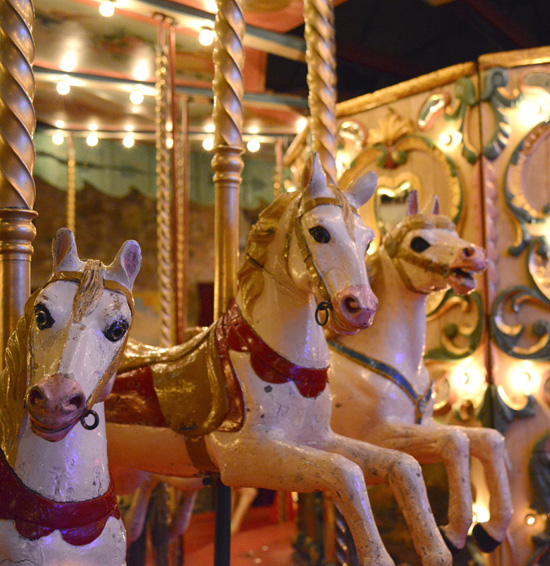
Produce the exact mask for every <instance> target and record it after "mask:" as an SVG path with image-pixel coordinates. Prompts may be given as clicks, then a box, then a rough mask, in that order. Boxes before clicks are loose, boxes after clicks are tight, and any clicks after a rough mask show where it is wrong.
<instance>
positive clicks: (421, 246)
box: [411, 236, 431, 253]
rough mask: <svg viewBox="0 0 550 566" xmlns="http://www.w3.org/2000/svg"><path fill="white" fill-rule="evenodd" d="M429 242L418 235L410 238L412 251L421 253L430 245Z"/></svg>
mask: <svg viewBox="0 0 550 566" xmlns="http://www.w3.org/2000/svg"><path fill="white" fill-rule="evenodd" d="M430 245H431V244H430V242H428V241H426V240H425V239H424V238H421V237H420V236H416V237H415V238H413V239H412V240H411V250H412V251H413V252H418V253H421V252H423V251H424V250H427V249H428V248H429V247H430Z"/></svg>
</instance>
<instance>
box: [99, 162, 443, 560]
mask: <svg viewBox="0 0 550 566" xmlns="http://www.w3.org/2000/svg"><path fill="white" fill-rule="evenodd" d="M303 180H304V182H303V187H304V188H303V189H302V190H301V191H299V192H296V193H292V194H285V195H281V196H279V197H278V198H277V199H276V200H275V201H274V202H273V203H272V205H270V206H269V207H268V208H267V209H266V210H265V211H264V212H263V213H262V214H261V215H260V219H259V221H258V223H257V224H256V225H255V226H254V228H253V229H252V232H251V235H250V237H249V241H248V245H247V249H246V260H245V262H244V264H243V267H242V268H241V269H240V272H239V291H238V293H237V296H236V301H234V302H233V303H232V305H231V306H230V307H229V309H228V311H227V312H226V313H225V314H224V315H223V316H222V318H221V319H220V320H219V321H218V322H216V323H214V325H213V326H212V327H211V328H210V329H208V330H206V331H205V332H203V333H202V334H199V335H198V336H197V338H196V339H195V340H194V341H191V342H190V343H187V344H184V345H181V346H176V347H173V348H168V349H162V348H160V349H159V348H153V347H146V346H143V347H142V348H141V349H140V347H139V346H135V345H134V346H133V347H131V348H129V349H127V352H126V360H125V361H124V362H123V364H122V365H121V368H122V369H123V370H132V368H135V369H133V371H128V372H127V373H126V374H122V375H121V374H119V377H118V378H117V380H116V383H115V388H114V390H113V393H112V394H111V397H110V398H109V401H108V420H109V421H112V422H109V423H108V436H109V443H108V445H109V462H110V464H111V465H112V470H113V473H115V472H116V471H117V469H118V470H119V471H121V472H122V474H124V475H127V468H128V467H132V468H134V469H138V470H148V471H150V472H155V473H162V474H169V475H186V474H197V473H199V472H201V471H204V470H214V471H219V473H220V475H221V479H222V481H223V482H224V484H226V485H228V486H230V487H256V488H267V489H272V490H286V491H298V492H312V491H316V490H322V491H327V492H329V493H330V494H331V495H332V497H333V498H334V500H335V501H337V502H338V504H339V505H340V507H341V509H342V512H343V514H344V516H345V518H346V519H347V521H348V524H349V525H350V528H351V532H352V536H353V538H354V540H355V544H356V546H357V550H358V556H359V560H360V563H361V564H362V565H363V566H367V565H369V566H370V565H374V564H376V565H377V566H389V565H391V564H393V561H392V560H391V558H390V556H389V555H388V553H387V551H386V549H385V548H384V546H383V544H382V541H381V539H380V536H379V533H378V530H377V528H376V525H375V522H374V519H373V516H372V512H371V508H370V504H369V501H368V495H367V487H366V484H367V483H379V482H383V481H387V482H389V483H390V484H391V486H392V489H393V490H394V492H395V494H396V496H397V499H398V501H399V503H400V505H401V508H402V509H403V510H404V513H405V515H406V517H407V519H408V521H409V527H410V529H411V531H412V532H413V537H414V540H415V544H416V547H417V549H418V552H419V553H420V554H421V556H422V560H423V564H424V565H425V566H428V565H436V564H437V565H450V564H451V555H450V552H449V550H448V549H447V547H446V545H445V543H444V541H443V539H442V537H441V536H440V534H439V532H438V531H437V526H436V525H435V520H434V518H433V516H432V514H431V511H430V507H429V502H428V500H427V494H426V489H425V486H424V484H423V480H422V477H421V472H420V467H419V465H418V463H417V462H416V461H415V460H414V459H413V458H411V457H409V456H406V455H404V454H401V453H398V452H395V451H389V450H385V449H380V448H377V447H373V446H369V445H367V444H365V443H363V442H358V441H355V440H352V439H349V438H344V437H342V436H339V435H337V434H335V433H334V432H333V431H332V430H331V428H330V414H331V397H330V391H329V387H328V383H327V374H328V372H327V369H328V364H329V352H328V347H327V342H326V339H325V336H324V333H323V329H322V327H321V323H324V322H326V318H329V317H328V312H327V309H329V310H330V325H331V327H332V328H333V329H334V330H335V331H337V332H343V333H348V334H353V333H354V332H356V331H357V330H359V329H360V328H365V327H367V326H368V325H369V324H371V322H372V318H373V315H374V310H375V307H376V299H375V297H374V295H373V294H372V292H371V289H370V286H369V284H368V278H367V274H366V268H365V260H364V257H365V253H366V249H367V247H368V245H369V243H370V241H371V240H372V238H373V232H372V230H371V229H369V228H366V227H365V226H364V224H363V223H362V221H361V219H360V218H359V216H358V214H357V213H356V209H357V207H358V206H360V205H361V204H362V203H364V202H366V201H367V200H368V198H370V197H371V196H372V194H373V192H374V190H375V184H376V183H375V179H374V178H373V177H370V176H369V177H365V178H362V179H359V180H358V181H357V183H356V184H355V185H354V186H353V187H352V188H351V189H350V191H349V192H348V193H347V198H346V196H344V193H342V192H341V191H340V190H339V189H338V188H336V187H333V186H329V185H328V184H327V181H326V177H325V174H324V172H323V170H322V168H321V166H320V163H319V160H318V158H317V157H315V158H314V159H313V161H312V162H311V161H310V162H309V163H308V165H307V166H306V169H305V171H304V176H303ZM201 348H204V349H205V350H206V351H208V349H210V352H211V354H209V355H207V356H206V366H208V367H209V368H210V369H211V370H215V366H216V365H218V366H219V367H218V369H219V372H218V373H220V374H221V375H222V376H223V379H222V382H221V387H220V388H219V389H218V390H217V391H214V392H213V393H212V391H210V390H208V391H207V392H205V387H204V385H205V384H206V385H207V386H208V385H209V382H210V384H212V383H213V382H214V381H215V377H214V374H215V371H210V372H206V374H203V375H202V376H201V377H200V378H199V380H202V381H201V382H200V383H198V382H197V380H196V377H195V381H194V382H193V381H192V380H186V379H187V378H185V377H184V376H183V374H184V373H185V367H184V366H185V364H187V363H190V364H191V365H192V367H193V368H195V369H196V368H197V367H198V361H199V360H200V357H201V355H202V353H203V350H201ZM185 360H188V361H185ZM189 360H190V361H189ZM195 376H196V374H195ZM125 381H128V386H127V387H124V382H125ZM195 394H196V396H195V397H194V400H193V399H192V398H191V397H190V396H192V395H195ZM212 399H214V401H212ZM109 403H111V405H109ZM155 403H156V404H157V406H158V410H157V409H155V408H154V405H155ZM218 406H219V407H218ZM197 408H202V409H204V415H203V416H202V417H201V416H200V415H199V414H198V412H197V411H196V410H195V409H197ZM134 409H135V411H134ZM189 410H191V414H186V412H187V413H188V412H189ZM205 422H207V424H208V425H209V426H206V425H205V424H204V423H205ZM132 423H134V424H132ZM167 425H170V428H168V426H167Z"/></svg>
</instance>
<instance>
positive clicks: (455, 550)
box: [439, 529, 462, 556]
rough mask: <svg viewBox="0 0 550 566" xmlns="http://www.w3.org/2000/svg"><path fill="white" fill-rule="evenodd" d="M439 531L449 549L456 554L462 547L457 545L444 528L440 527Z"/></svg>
mask: <svg viewBox="0 0 550 566" xmlns="http://www.w3.org/2000/svg"><path fill="white" fill-rule="evenodd" d="M439 532H440V534H441V536H442V537H443V541H444V542H445V544H446V545H447V548H448V549H449V551H450V553H451V554H452V555H453V556H456V555H457V554H458V553H459V552H460V551H461V550H462V549H460V548H458V547H456V546H455V545H454V544H453V543H452V542H451V541H450V540H449V539H448V538H447V536H446V535H445V533H444V532H443V530H442V529H439Z"/></svg>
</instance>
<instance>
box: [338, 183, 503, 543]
mask: <svg viewBox="0 0 550 566" xmlns="http://www.w3.org/2000/svg"><path fill="white" fill-rule="evenodd" d="M407 207H408V211H407V212H408V215H407V216H406V217H405V219H404V220H403V221H402V222H401V223H400V224H398V225H397V226H396V227H395V228H393V229H392V230H391V231H390V233H389V234H388V235H387V236H386V237H385V238H384V240H383V241H382V245H381V247H380V248H379V250H377V252H375V254H373V256H372V257H371V258H369V260H368V263H369V264H370V265H369V273H370V272H371V269H370V268H371V267H372V271H373V274H374V277H371V283H372V285H373V291H374V292H375V294H376V296H377V297H378V299H379V305H378V309H377V314H376V319H375V321H374V323H373V325H372V326H371V327H370V328H368V329H366V330H362V331H360V332H359V333H357V334H356V335H355V336H339V337H335V338H334V339H331V340H329V346H330V349H331V359H330V362H331V377H330V379H331V382H330V383H331V390H332V393H333V416H332V426H333V428H334V430H335V431H337V432H338V433H340V434H343V435H345V436H349V437H351V438H355V439H357V440H363V441H367V442H370V443H372V444H375V445H377V446H380V447H384V448H391V449H394V450H399V451H402V452H405V453H407V454H410V455H411V456H414V457H415V458H416V459H417V460H418V461H419V462H420V463H433V462H442V463H443V464H444V466H445V469H446V472H447V476H448V481H449V498H450V499H449V512H448V517H449V521H448V524H447V525H445V526H443V527H442V528H441V530H442V533H443V535H444V538H445V539H446V540H447V542H448V544H449V546H450V548H451V550H458V549H460V548H462V547H463V546H464V544H465V540H466V536H467V534H468V529H469V528H470V526H471V522H472V493H471V487H470V468H469V466H470V456H473V457H475V458H477V459H479V460H480V461H481V463H482V464H483V466H484V469H485V474H486V478H487V484H488V485H489V486H490V489H491V501H490V513H491V518H490V520H489V521H488V522H486V523H483V524H477V525H476V526H475V527H474V531H473V534H474V536H475V538H476V542H477V543H478V546H480V548H481V549H482V550H483V551H485V552H490V551H492V550H494V548H495V547H496V545H497V544H498V543H500V542H502V541H503V539H504V537H505V532H506V529H507V527H508V525H509V523H510V520H511V514H512V502H511V498H510V488H509V484H508V477H507V467H506V459H507V457H506V450H505V446H504V439H503V437H502V435H501V434H500V433H499V432H497V431H496V430H492V429H486V428H480V427H479V428H478V427H475V428H471V427H460V426H451V425H443V424H437V423H436V422H435V421H434V420H432V412H433V404H434V399H433V396H432V390H433V383H432V381H431V379H430V376H429V373H428V370H427V368H426V366H425V364H424V361H423V355H424V350H425V340H426V300H427V296H428V294H429V293H431V292H432V291H436V290H443V289H446V288H448V287H451V288H452V289H453V290H454V291H455V292H457V293H459V294H467V293H469V292H470V291H472V290H474V289H475V287H476V283H475V280H474V277H473V275H474V274H476V273H479V272H481V271H483V270H484V269H485V267H486V259H485V253H484V251H483V250H482V249H481V248H479V247H477V246H474V245H473V244H471V243H469V242H466V241H465V240H463V239H461V238H460V237H459V236H458V234H457V232H456V228H455V225H454V224H453V223H452V222H451V221H450V220H448V219H447V218H446V217H444V216H441V215H440V214H439V204H438V201H437V199H435V201H434V208H433V210H432V212H431V214H419V213H418V195H417V193H416V192H414V193H412V194H411V196H410V197H409V200H408V202H407Z"/></svg>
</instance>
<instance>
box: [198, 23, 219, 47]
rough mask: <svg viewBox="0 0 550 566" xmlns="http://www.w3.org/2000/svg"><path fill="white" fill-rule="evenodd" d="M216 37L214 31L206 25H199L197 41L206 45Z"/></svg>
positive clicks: (210, 43)
mask: <svg viewBox="0 0 550 566" xmlns="http://www.w3.org/2000/svg"><path fill="white" fill-rule="evenodd" d="M215 38H216V32H215V31H214V30H213V29H212V28H210V27H207V26H203V27H201V30H200V31H199V43H200V44H201V45H204V46H205V47H208V46H209V45H212V44H213V43H214V39H215Z"/></svg>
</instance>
